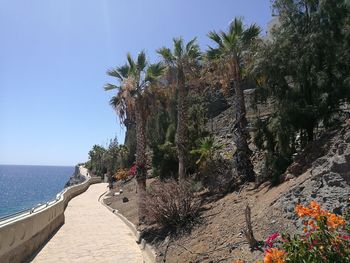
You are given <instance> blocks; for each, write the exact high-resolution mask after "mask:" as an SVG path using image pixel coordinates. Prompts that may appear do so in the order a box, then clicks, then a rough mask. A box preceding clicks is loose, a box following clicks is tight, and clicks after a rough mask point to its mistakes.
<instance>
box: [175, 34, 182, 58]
mask: <svg viewBox="0 0 350 263" xmlns="http://www.w3.org/2000/svg"><path fill="white" fill-rule="evenodd" d="M173 42H174V56H175V57H176V58H178V59H179V58H182V56H183V53H184V42H183V39H182V37H178V38H174V39H173Z"/></svg>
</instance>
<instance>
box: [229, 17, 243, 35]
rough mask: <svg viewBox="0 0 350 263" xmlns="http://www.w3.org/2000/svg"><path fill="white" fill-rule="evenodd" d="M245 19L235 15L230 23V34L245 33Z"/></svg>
mask: <svg viewBox="0 0 350 263" xmlns="http://www.w3.org/2000/svg"><path fill="white" fill-rule="evenodd" d="M243 28H244V27H243V19H242V18H238V17H235V19H233V21H232V22H231V23H230V26H229V30H228V34H229V35H238V36H240V35H242V33H243Z"/></svg>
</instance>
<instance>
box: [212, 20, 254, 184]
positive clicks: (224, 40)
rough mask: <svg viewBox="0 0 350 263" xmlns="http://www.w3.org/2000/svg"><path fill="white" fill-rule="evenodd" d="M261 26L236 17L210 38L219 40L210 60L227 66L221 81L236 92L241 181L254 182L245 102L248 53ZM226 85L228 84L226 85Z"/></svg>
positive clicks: (237, 158)
mask: <svg viewBox="0 0 350 263" xmlns="http://www.w3.org/2000/svg"><path fill="white" fill-rule="evenodd" d="M259 33H260V29H259V27H258V26H256V25H255V24H253V25H251V26H249V27H248V28H245V27H244V26H243V21H242V20H241V19H239V18H235V19H234V20H233V21H232V22H231V23H230V26H229V29H228V31H227V32H223V31H222V32H220V33H217V32H215V31H212V32H210V33H209V34H208V37H209V38H210V39H211V40H213V41H214V42H215V43H216V47H215V48H213V47H210V48H209V50H208V52H207V58H208V59H209V61H215V62H216V63H220V64H222V65H225V66H227V67H226V70H224V74H221V73H220V72H218V74H221V76H222V78H223V79H222V81H221V83H225V82H226V83H229V85H233V86H234V91H235V121H234V125H233V130H234V142H235V145H236V147H237V151H236V153H235V154H234V157H233V161H234V167H235V169H236V172H237V174H238V175H239V176H240V178H241V180H242V181H243V182H244V181H254V180H255V174H254V170H253V165H252V163H251V161H250V154H251V151H250V149H249V146H248V137H249V135H248V132H247V130H246V126H247V119H246V108H245V103H244V93H243V86H244V81H245V77H246V74H245V72H246V69H247V68H246V67H245V66H246V64H247V63H249V61H247V54H249V50H250V49H251V47H252V46H253V44H254V42H255V40H256V39H257V38H258V36H259ZM222 86H223V87H224V88H225V87H226V85H222Z"/></svg>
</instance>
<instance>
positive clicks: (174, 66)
mask: <svg viewBox="0 0 350 263" xmlns="http://www.w3.org/2000/svg"><path fill="white" fill-rule="evenodd" d="M173 44H174V48H173V51H172V50H171V49H169V48H166V47H162V48H160V49H158V50H157V53H158V54H160V55H161V57H162V58H163V60H164V62H165V64H166V65H167V67H168V69H169V70H170V72H171V71H175V72H176V82H177V83H176V86H177V92H178V99H177V131H176V148H177V153H178V158H179V180H180V182H182V181H183V180H184V179H185V177H186V171H185V169H186V156H187V154H188V151H187V144H188V116H187V109H188V105H187V101H186V99H187V95H188V83H187V81H188V79H189V75H190V74H189V73H193V72H194V70H195V69H196V68H197V67H198V65H199V64H198V63H199V61H200V58H201V53H200V49H199V46H198V44H197V40H196V38H194V39H192V40H191V41H189V42H188V43H187V44H186V45H184V41H183V39H182V38H181V37H180V38H174V39H173Z"/></svg>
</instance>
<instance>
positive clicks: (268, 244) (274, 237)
mask: <svg viewBox="0 0 350 263" xmlns="http://www.w3.org/2000/svg"><path fill="white" fill-rule="evenodd" d="M280 236H281V235H280V233H273V234H272V235H270V236H269V237H268V238H267V239H266V241H265V244H266V245H267V246H268V247H272V245H273V241H274V240H275V239H276V238H278V237H280Z"/></svg>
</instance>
